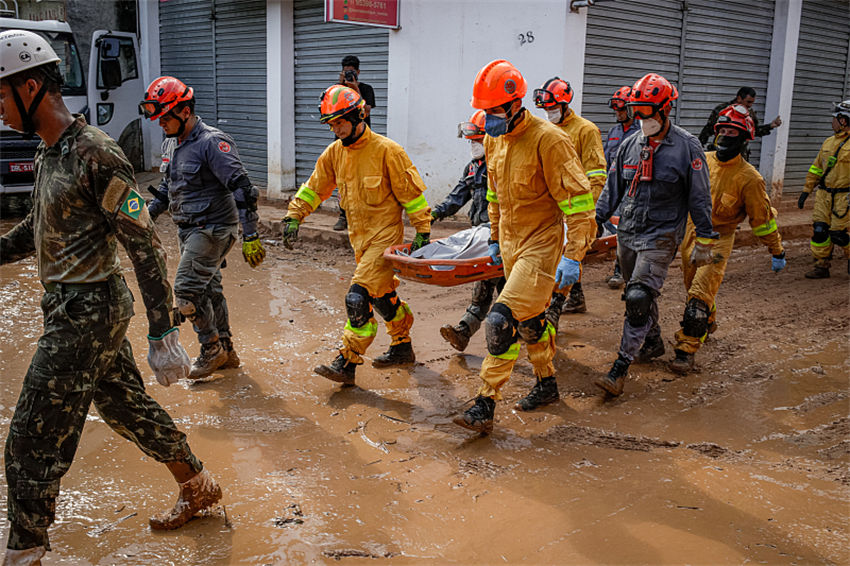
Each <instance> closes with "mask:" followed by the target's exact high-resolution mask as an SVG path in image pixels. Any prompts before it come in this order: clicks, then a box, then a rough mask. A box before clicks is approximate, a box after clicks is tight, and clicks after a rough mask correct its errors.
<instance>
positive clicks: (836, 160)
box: [797, 100, 850, 279]
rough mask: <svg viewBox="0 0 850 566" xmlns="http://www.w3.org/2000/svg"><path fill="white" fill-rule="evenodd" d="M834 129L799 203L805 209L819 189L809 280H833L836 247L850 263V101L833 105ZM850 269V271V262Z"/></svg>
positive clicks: (812, 169) (814, 212)
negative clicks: (834, 250)
mask: <svg viewBox="0 0 850 566" xmlns="http://www.w3.org/2000/svg"><path fill="white" fill-rule="evenodd" d="M832 130H833V131H834V132H835V135H834V136H832V137H829V138H827V139H826V141H825V142H823V145H822V146H821V148H820V152H819V153H818V156H817V157H816V158H815V162H814V163H812V166H811V167H809V173H808V175H806V186H805V188H804V189H803V192H802V193H801V194H800V198H799V200H798V201H797V207H798V208H803V205H804V204H805V203H806V199H807V198H809V194H811V192H812V191H813V190H815V188H817V189H818V192H817V194H815V208H814V210H813V211H812V223H813V228H814V230H813V234H812V241H811V247H812V255H813V256H814V258H815V267H814V269H812V270H811V271H809V272H808V273H806V277H807V278H808V279H825V278H827V277H829V267H830V265H831V262H832V249H833V248H834V247H835V246H838V247H839V248H842V249H843V250H844V257H845V258H846V259H848V260H850V234H848V229H850V214H848V210H850V200H849V199H848V195H849V194H850V143H847V140H848V139H850V100H845V101H844V102H839V103H837V104H834V105H833V108H832ZM847 270H848V272H850V261H848V264H847Z"/></svg>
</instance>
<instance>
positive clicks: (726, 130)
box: [670, 106, 785, 375]
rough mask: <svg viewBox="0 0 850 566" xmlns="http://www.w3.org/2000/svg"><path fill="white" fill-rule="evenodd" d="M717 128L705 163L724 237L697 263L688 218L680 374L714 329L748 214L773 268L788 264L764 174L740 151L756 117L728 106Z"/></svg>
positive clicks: (715, 219) (676, 362)
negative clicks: (707, 258)
mask: <svg viewBox="0 0 850 566" xmlns="http://www.w3.org/2000/svg"><path fill="white" fill-rule="evenodd" d="M714 131H715V133H716V134H717V136H716V137H715V141H714V146H715V147H716V148H717V151H712V152H708V153H706V154H705V162H706V164H707V165H708V177H709V183H710V186H711V224H712V226H714V230H715V231H716V232H717V233H719V234H720V238H718V239H717V240H716V241H715V242H714V247H713V251H714V260H713V261H712V262H711V263H709V264H708V265H703V266H701V267H696V266H695V265H694V264H692V263H690V262H689V261H686V260H685V259H684V258H689V257H691V252H692V251H693V249H694V246H695V245H696V241H697V233H696V228H695V226H694V223H693V221H691V220H688V225H687V228H686V229H685V237H684V239H683V240H682V245H681V248H680V251H681V254H680V255H681V256H682V258H683V259H682V274H683V275H684V277H685V289H687V291H688V298H687V303H686V305H685V313H684V316H683V318H682V322H681V325H682V327H681V328H680V329H679V330H678V331H677V332H676V345H675V353H676V357H675V358H674V359H673V361H672V362H670V369H671V370H673V371H674V372H676V373H678V374H682V375H684V374H686V373H688V372H689V371H690V370H691V369H693V366H694V354H695V353H696V352H697V350H699V348H700V346H701V345H702V342H703V341H704V340H705V338H706V336H707V335H708V333H709V332H711V331H713V329H714V328H716V324H715V322H714V319H715V317H716V315H717V308H716V306H715V302H714V299H715V297H716V296H717V291H718V289H719V288H720V283H721V282H722V281H723V275H724V273H725V272H726V262H727V261H728V260H729V256H730V255H731V253H732V246H733V245H734V243H735V230H736V229H737V227H738V224H739V223H740V222H741V221H742V220H744V218H747V217H749V219H750V226H751V227H752V229H753V234H754V235H755V236H757V237H758V238H759V240H760V241H761V243H763V244H764V245H765V246H767V249H768V250H770V253H771V255H772V256H773V258H772V261H771V269H772V270H773V271H774V272H779V271H781V270H782V269H784V268H785V250H784V249H783V247H782V238H781V237H780V235H779V230H778V228H777V226H776V218H775V212H774V210H773V208H772V207H771V206H770V198H768V196H767V193H766V192H765V183H764V179H763V178H762V176H761V175H760V174H759V172H758V171H757V170H756V168H755V167H753V166H752V165H751V164H750V163H749V162H747V161H746V160H745V159H744V158H743V156H742V154H741V153H742V151H743V148H744V147H746V145H747V142H748V141H751V140H752V139H753V138H754V137H755V132H756V127H755V123H754V122H753V119H752V118H750V114H749V112H748V111H747V109H746V107H744V106H734V107H733V106H729V107H727V108H726V109H724V110H722V111H721V112H720V115H719V116H718V118H717V121H716V123H715V125H714Z"/></svg>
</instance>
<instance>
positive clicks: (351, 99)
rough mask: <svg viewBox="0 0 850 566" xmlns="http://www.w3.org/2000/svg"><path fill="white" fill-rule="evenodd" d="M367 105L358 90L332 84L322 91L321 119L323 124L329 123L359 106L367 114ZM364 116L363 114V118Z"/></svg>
mask: <svg viewBox="0 0 850 566" xmlns="http://www.w3.org/2000/svg"><path fill="white" fill-rule="evenodd" d="M365 106H366V102H364V101H363V98H362V97H361V96H360V95H359V94H357V91H356V90H354V89H352V88H349V87H347V86H342V85H332V86H329V87H328V88H327V89H325V92H323V93H322V98H321V101H320V102H319V112H320V113H321V116H320V117H319V121H320V122H321V123H322V124H327V123H328V122H330V121H332V120H336V119H337V118H339V117H341V116H343V115H344V114H348V113H349V112H351V111H352V110H356V109H358V108H359V109H360V112H361V114H365V112H366V110H365V108H364V107H365ZM363 117H364V116H363V115H361V118H363Z"/></svg>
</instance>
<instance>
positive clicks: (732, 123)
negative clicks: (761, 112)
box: [714, 106, 756, 140]
mask: <svg viewBox="0 0 850 566" xmlns="http://www.w3.org/2000/svg"><path fill="white" fill-rule="evenodd" d="M746 110H747V109H746V108H744V107H743V106H727V107H726V108H724V109H723V110H721V111H720V115H719V116H718V117H717V122H715V124H714V133H717V130H718V129H719V128H722V127H724V126H726V127H730V128H735V129H736V130H738V131H739V132H741V133H742V134H744V137H746V138H747V139H748V140H751V139H754V138H755V137H756V125H755V123H754V122H753V119H752V117H751V116H750V113H749V112H748V111H746Z"/></svg>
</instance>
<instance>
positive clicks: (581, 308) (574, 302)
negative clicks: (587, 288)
mask: <svg viewBox="0 0 850 566" xmlns="http://www.w3.org/2000/svg"><path fill="white" fill-rule="evenodd" d="M561 311H562V312H565V313H567V314H577V313H580V312H587V304H585V302H584V291H582V289H581V282H578V283H576V284H575V285H573V288H572V289H570V298H569V299H568V300H567V302H566V303H564V308H563V309H561Z"/></svg>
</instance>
